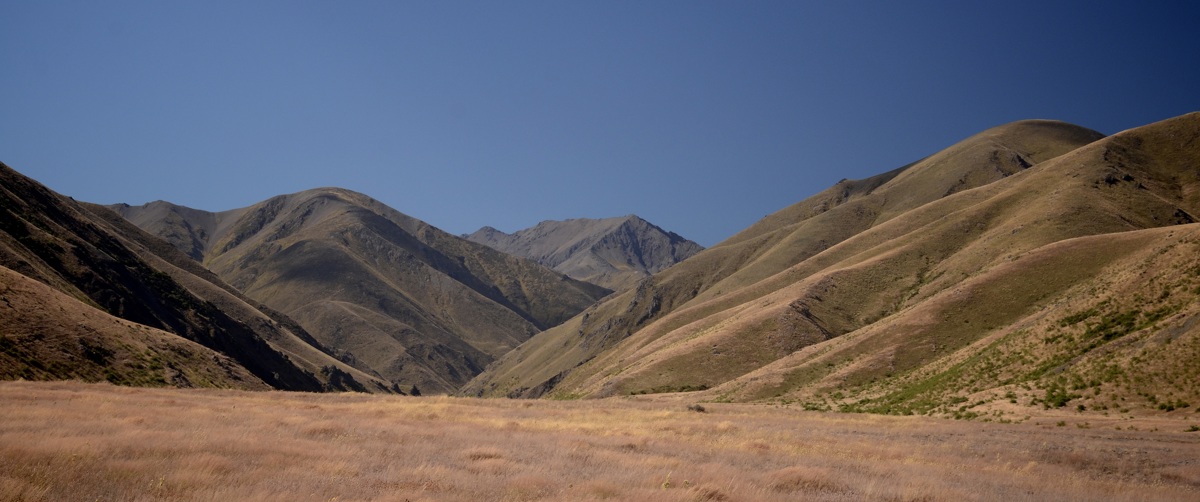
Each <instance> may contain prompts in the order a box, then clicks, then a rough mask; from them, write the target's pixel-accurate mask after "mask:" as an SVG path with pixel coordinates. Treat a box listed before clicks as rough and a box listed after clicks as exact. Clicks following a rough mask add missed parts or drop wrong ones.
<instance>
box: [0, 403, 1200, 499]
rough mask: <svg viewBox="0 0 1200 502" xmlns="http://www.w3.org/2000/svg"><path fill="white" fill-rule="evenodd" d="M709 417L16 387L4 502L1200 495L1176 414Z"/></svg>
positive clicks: (773, 410) (625, 409) (629, 406)
mask: <svg viewBox="0 0 1200 502" xmlns="http://www.w3.org/2000/svg"><path fill="white" fill-rule="evenodd" d="M705 407H706V413H695V412H693V411H689V410H688V409H687V408H686V406H684V405H683V404H680V403H679V402H668V401H661V400H659V401H650V400H638V399H630V398H620V399H608V400H595V401H572V402H555V401H512V400H481V399H461V398H446V397H424V398H411V397H397V396H369V395H362V394H305V393H285V392H239V391H218V390H178V389H143V388H125V387H114V386H111V385H108V384H83V383H76V382H38V383H33V382H4V383H0V500H334V499H336V500H396V501H404V500H411V501H417V500H464V501H467V500H469V501H477V500H665V501H672V500H678V501H692V500H725V501H736V500H766V501H770V500H1180V501H1183V500H1197V499H1198V498H1200V463H1197V459H1200V432H1185V431H1186V430H1188V429H1190V427H1188V425H1189V424H1190V423H1188V424H1185V423H1184V422H1179V421H1177V420H1173V421H1159V422H1149V421H1148V422H1144V423H1141V425H1140V426H1139V427H1137V429H1138V430H1129V428H1128V425H1129V424H1128V422H1126V423H1123V424H1122V425H1123V426H1124V427H1122V430H1116V428H1115V427H1111V426H1110V427H1105V426H1104V425H1102V424H1099V423H1096V422H1093V423H1092V424H1091V426H1090V428H1081V427H1077V426H1058V424H1057V421H1055V420H1053V419H1043V420H1038V419H1036V418H1035V419H1032V420H1030V421H1027V422H1025V423H1021V424H996V423H978V422H962V421H952V420H945V419H931V418H922V417H887V416H874V415H849V414H834V413H817V412H806V411H798V410H796V409H788V408H781V407H772V406H764V405H730V404H707V403H706V405H705ZM1196 422H1200V419H1198V420H1196ZM1154 429H1157V430H1154Z"/></svg>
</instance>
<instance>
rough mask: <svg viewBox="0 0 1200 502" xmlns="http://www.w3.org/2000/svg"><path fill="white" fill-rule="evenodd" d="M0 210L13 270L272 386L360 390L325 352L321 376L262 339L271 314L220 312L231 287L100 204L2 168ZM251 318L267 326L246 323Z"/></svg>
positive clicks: (2, 249) (2, 255)
mask: <svg viewBox="0 0 1200 502" xmlns="http://www.w3.org/2000/svg"><path fill="white" fill-rule="evenodd" d="M93 210H95V211H98V212H97V213H93V212H92V211H93ZM0 211H2V212H3V214H2V215H0V265H2V266H4V267H6V268H8V269H11V270H13V271H14V272H16V273H18V274H21V275H24V276H26V277H29V278H31V279H33V280H36V281H38V282H41V283H43V284H46V285H48V286H49V287H51V288H53V289H56V290H58V291H61V292H63V293H64V294H66V295H68V296H70V297H73V298H75V299H76V300H78V301H80V302H82V303H83V304H86V305H90V306H92V307H93V308H98V309H100V310H103V311H105V312H107V313H109V314H111V315H113V316H116V317H119V318H122V319H125V320H128V321H132V322H135V323H138V324H142V325H145V326H147V327H150V328H157V329H160V330H163V331H166V332H170V333H173V334H175V335H177V336H181V337H183V338H186V339H188V340H192V341H194V342H197V343H199V344H201V345H203V346H205V347H208V348H210V349H212V350H215V351H217V352H220V353H222V354H225V355H227V356H229V357H231V358H233V359H234V360H236V361H237V362H238V363H239V364H241V365H243V366H244V367H245V368H246V369H247V370H249V371H250V373H252V374H254V376H255V377H257V378H259V379H261V380H262V381H263V382H266V383H267V384H268V385H270V386H272V387H275V388H282V389H293V390H314V391H315V390H324V389H327V388H330V387H332V388H342V387H343V386H344V385H349V386H350V387H352V388H357V387H361V383H358V382H354V380H353V378H351V377H350V376H349V375H347V374H345V372H343V371H340V370H334V368H336V362H335V361H333V360H332V358H329V357H328V356H324V357H325V358H326V360H327V362H328V363H329V364H330V369H329V373H328V374H325V375H320V376H318V375H316V374H314V373H312V372H310V371H305V370H304V369H301V368H300V367H297V366H296V365H295V364H293V362H292V361H291V360H289V358H288V357H287V356H285V355H284V354H281V353H280V352H279V351H277V350H276V348H275V347H273V346H272V345H271V344H270V343H268V341H267V340H266V338H268V337H269V336H270V333H271V332H272V331H273V329H274V330H278V327H277V326H276V327H274V328H273V329H272V327H271V326H269V325H270V324H272V323H271V322H270V321H271V319H270V318H269V317H268V316H266V315H264V314H262V313H261V312H254V313H253V315H251V314H250V313H249V312H248V311H252V310H253V308H252V307H250V306H246V307H245V309H246V310H244V311H237V310H231V309H226V308H225V307H226V305H225V304H226V303H227V298H229V297H231V296H232V295H231V294H230V293H229V291H228V290H227V289H226V288H228V286H223V285H218V284H214V283H212V282H209V281H210V279H215V278H210V279H204V278H201V277H199V276H196V275H194V274H192V273H190V272H188V271H186V270H183V269H181V268H179V267H177V266H175V265H172V264H171V263H170V262H169V261H168V260H166V259H163V258H162V257H160V256H159V255H156V254H155V253H153V252H151V251H150V250H149V249H148V248H147V247H146V246H145V245H143V244H139V243H138V242H137V241H138V240H139V239H141V240H142V242H143V243H150V244H149V245H153V241H154V240H153V239H151V238H149V236H146V235H144V234H141V231H140V230H137V229H136V228H135V227H133V226H132V225H128V224H126V223H125V222H123V221H121V220H120V219H119V218H117V217H116V215H113V214H111V213H109V212H108V211H107V210H105V209H103V208H99V207H95V206H90V208H89V206H85V205H81V204H78V203H76V202H74V201H72V200H69V199H66V198H64V197H62V196H59V195H58V194H55V193H53V192H51V191H50V190H48V189H46V188H45V187H43V186H41V185H40V184H38V183H37V182H35V181H33V180H31V179H29V178H27V177H25V176H22V175H21V174H19V173H17V172H16V171H14V170H12V169H10V168H9V167H8V166H4V165H0ZM106 213H107V218H108V219H106V216H105V214H106ZM113 221H116V222H119V225H114V224H113ZM120 225H124V226H125V227H124V229H123V230H122V229H121V228H119V227H120ZM129 232H132V233H129ZM133 234H140V235H133ZM168 249H169V248H168ZM170 252H171V253H176V252H175V251H174V250H170ZM176 254H177V253H176ZM177 261H178V262H185V261H186V260H177ZM254 317H257V318H260V319H262V320H263V324H261V325H260V324H258V323H252V322H251V320H252V319H253V318H254ZM274 324H278V323H274ZM17 328H20V327H19V326H14V327H13V328H12V329H14V330H15V329H17ZM103 340H106V341H110V342H111V341H113V338H112V337H105V338H103ZM114 343H117V342H114ZM137 343H139V344H141V343H146V342H145V341H144V340H141V341H138V342H137ZM160 346H161V344H160ZM105 350H114V349H111V348H106V349H105ZM309 350H310V352H311V353H315V354H319V351H317V350H314V349H312V348H309ZM114 351H115V350H114ZM318 364H319V363H318ZM314 366H315V364H314ZM54 374H59V375H60V376H61V375H64V374H63V372H61V371H59V372H54ZM66 374H69V372H67V373H66Z"/></svg>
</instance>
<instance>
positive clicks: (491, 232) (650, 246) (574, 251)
mask: <svg viewBox="0 0 1200 502" xmlns="http://www.w3.org/2000/svg"><path fill="white" fill-rule="evenodd" d="M465 237H466V238H467V239H468V240H471V241H474V242H478V243H480V244H486V245H488V246H490V247H492V248H494V249H498V250H500V251H504V252H505V253H508V254H512V255H516V256H520V257H524V258H529V259H531V260H534V261H536V262H538V263H541V264H542V265H545V266H547V267H550V268H553V269H554V270H557V271H559V272H562V273H564V274H567V275H568V276H571V277H573V278H575V279H579V280H581V281H586V282H590V283H592V284H598V285H600V286H604V287H606V288H608V289H611V290H614V291H621V290H625V289H629V288H631V287H633V286H636V285H637V283H638V281H641V280H642V279H644V278H646V277H649V276H650V275H653V274H655V273H658V272H661V271H662V270H665V269H666V268H667V267H670V266H672V265H674V264H676V263H679V262H681V261H683V260H685V259H687V258H688V257H690V256H692V255H694V254H696V253H698V252H700V251H701V250H703V249H704V248H703V247H702V246H700V245H699V244H696V243H695V242H692V241H690V240H687V239H685V238H683V237H681V236H680V235H679V234H676V233H674V232H668V231H666V230H663V229H662V228H659V227H657V226H655V225H653V224H651V223H650V222H648V221H646V220H643V219H641V218H639V217H637V216H634V215H629V216H622V217H618V218H604V219H598V220H596V219H589V218H576V219H570V220H565V221H543V222H541V223H539V224H537V225H536V226H534V227H531V228H526V229H524V230H518V231H517V232H514V233H512V234H507V233H504V232H501V231H499V230H496V229H494V228H492V227H483V228H481V229H479V230H478V231H476V232H475V233H473V234H470V235H467V236H465Z"/></svg>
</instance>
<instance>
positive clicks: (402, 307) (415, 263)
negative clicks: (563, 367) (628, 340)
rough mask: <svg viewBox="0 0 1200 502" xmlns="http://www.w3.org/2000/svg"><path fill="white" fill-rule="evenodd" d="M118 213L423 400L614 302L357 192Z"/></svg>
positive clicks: (124, 208) (317, 192) (361, 366)
mask: <svg viewBox="0 0 1200 502" xmlns="http://www.w3.org/2000/svg"><path fill="white" fill-rule="evenodd" d="M116 209H117V210H118V211H120V212H121V214H122V215H123V216H125V217H126V218H128V219H129V220H130V221H131V222H134V223H137V224H139V225H141V226H142V227H143V228H145V229H147V230H149V231H151V232H154V233H155V234H157V235H159V236H160V237H163V238H165V239H166V240H168V241H169V242H171V243H173V244H174V245H175V246H176V247H177V248H179V249H180V250H181V251H184V252H188V253H192V255H193V256H196V255H197V254H198V255H199V256H200V257H201V259H202V263H203V264H204V265H205V266H207V267H208V268H209V269H211V270H212V271H213V272H215V273H216V274H217V275H218V276H220V277H221V278H222V279H224V280H225V281H228V282H229V283H230V284H231V285H233V286H234V287H236V288H237V289H238V290H240V291H242V292H244V293H245V294H246V295H247V296H248V297H250V298H253V299H255V300H257V301H261V302H262V303H264V304H266V305H267V306H269V307H271V308H273V309H275V310H278V311H280V312H283V313H284V314H286V315H287V316H289V317H291V318H293V319H295V320H296V321H297V322H298V323H300V325H302V326H303V327H304V329H305V330H307V331H308V332H309V333H312V335H313V336H314V337H315V338H316V339H317V340H318V341H319V343H320V344H322V345H325V346H328V347H331V348H332V349H334V350H336V351H337V353H338V355H339V356H340V357H341V358H342V359H343V360H344V361H346V362H348V363H350V364H352V365H354V366H356V367H357V368H359V369H361V370H363V371H367V372H370V373H372V374H378V375H381V376H382V377H383V378H386V379H387V380H389V381H391V382H393V383H395V384H399V385H401V386H402V387H404V388H408V386H416V388H418V389H419V390H421V391H423V392H426V393H428V392H439V393H444V392H453V391H454V390H456V389H458V387H460V386H461V385H462V384H463V383H465V382H467V381H468V380H470V379H471V378H472V377H473V376H475V375H476V374H478V373H479V372H480V371H482V370H483V368H484V366H486V365H487V364H488V363H490V362H491V361H493V360H494V359H496V358H497V357H499V356H501V355H503V354H504V353H506V352H508V351H509V350H511V349H512V348H514V347H516V346H517V345H519V344H520V343H522V342H524V341H525V340H527V339H529V338H530V337H531V336H533V335H534V334H535V333H537V332H539V331H540V330H542V329H545V328H547V327H550V326H553V325H555V324H558V323H560V322H562V321H564V320H566V319H569V318H570V317H572V316H573V315H575V314H576V313H578V312H579V311H580V310H582V309H583V308H584V307H586V306H588V305H590V304H591V303H593V302H595V301H596V300H597V299H598V298H600V297H602V296H604V295H606V294H608V290H605V289H603V288H600V287H598V286H594V285H591V284H587V283H583V282H580V281H576V280H573V279H570V278H568V277H566V276H564V275H562V274H560V273H556V272H554V271H552V270H550V269H547V268H545V267H543V266H541V265H538V264H536V263H534V262H532V261H530V260H526V259H520V258H516V257H513V256H510V255H507V254H504V253H501V252H499V251H496V250H494V249H491V248H488V247H487V246H483V245H480V244H476V243H473V242H469V241H467V240H465V239H461V238H459V237H455V236H452V235H449V234H447V233H445V232H442V231H441V230H438V229H436V228H434V227H432V226H430V225H428V224H426V223H424V222H422V221H420V220H417V219H415V218H411V217H409V216H407V215H404V214H402V213H400V212H398V211H396V210H394V209H392V208H389V207H387V206H386V205H384V204H382V203H379V202H378V201H375V200H373V199H371V198H369V197H367V196H365V195H362V194H359V193H355V192H351V191H348V190H342V189H336V188H322V189H315V190H309V191H305V192H300V193H296V194H291V195H282V196H278V197H274V198H271V199H269V200H267V201H264V202H261V203H259V204H256V205H253V206H250V207H248V208H243V209H238V210H234V211H227V212H222V213H207V212H203V211H198V210H194V209H189V208H183V207H180V206H176V205H172V204H169V203H164V202H156V203H151V204H147V205H145V206H127V205H121V206H116Z"/></svg>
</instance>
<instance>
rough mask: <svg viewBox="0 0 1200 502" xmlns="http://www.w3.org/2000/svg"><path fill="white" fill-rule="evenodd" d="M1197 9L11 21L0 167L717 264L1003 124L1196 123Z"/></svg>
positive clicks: (0, 58) (192, 9) (85, 16)
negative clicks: (615, 233)
mask: <svg viewBox="0 0 1200 502" xmlns="http://www.w3.org/2000/svg"><path fill="white" fill-rule="evenodd" d="M1194 4H1197V2H1191V1H1178V2H1133V1H1130V2H1096V1H1080V2H1042V1H1034V2H1025V1H1004V2H963V1H961V0H958V1H947V2H923V1H907V0H906V1H880V2H854V1H811V2H810V1H800V0H794V1H780V2H766V1H763V2H756V1H749V2H747V1H728V2H712V1H703V0H697V1H687V2H671V1H665V0H652V1H644V0H639V1H631V2H625V1H611V0H605V1H596V2H582V1H566V2H563V1H548V2H509V1H497V2H493V1H477V2H459V1H436V2H433V1H400V0H395V1H378V2H375V1H371V2H367V1H320V2H307V1H284V2H274V1H264V0H250V1H229V2H226V1H207V0H206V1H177V0H167V1H147V2H128V1H104V2H95V1H84V2H68V1H58V0H50V1H23V0H10V1H2V2H0V161H4V162H5V163H7V164H9V165H10V166H11V167H13V168H15V169H17V170H18V171H21V172H22V173H24V174H26V175H29V176H31V177H33V178H35V179H37V180H38V181H41V182H42V183H44V184H46V185H48V186H49V187H50V188H52V189H54V190H55V191H58V192H60V193H62V194H65V195H69V196H72V197H75V198H76V199H79V200H86V201H90V202H99V203H114V202H126V203H130V204H141V203H144V202H149V201H152V200H157V199H163V200H168V201H171V202H175V203H178V204H183V205H186V206H190V207H195V208H199V209H207V210H212V211H218V210H226V209H233V208H237V207H243V206H247V205H250V204H252V203H255V202H258V201H261V200H263V199H266V198H268V197H271V196H274V195H278V194H283V193H292V192H297V191H301V190H305V189H309V188H316V187H321V186H340V187H345V188H349V189H352V190H357V191H360V192H363V193H366V194H368V195H370V196H372V197H374V198H376V199H379V200H381V201H383V202H384V203H386V204H388V205H390V206H392V207H395V208H396V209H398V210H400V211H401V212H404V213H407V214H409V215H411V216H414V217H417V218H420V219H423V220H425V221H427V222H429V223H431V224H433V225H435V226H438V227H440V228H442V229H444V230H447V231H449V232H453V233H466V232H471V231H474V230H475V229H477V228H479V227H481V226H483V225H491V226H494V227H496V228H499V229H501V230H505V231H509V232H511V231H515V230H518V229H521V228H524V227H528V226H532V225H534V224H536V223H538V222H539V221H542V220H547V219H566V218H575V217H591V218H601V217H610V216H620V215H625V214H631V213H633V214H638V215H640V216H642V217H644V218H646V219H647V220H649V221H651V222H653V223H656V224H658V225H659V226H662V227H664V228H666V229H668V230H673V231H676V232H678V233H680V234H682V235H683V236H685V237H688V238H691V239H693V240H696V241H698V242H700V243H701V244H704V245H712V244H715V243H717V242H719V241H720V240H722V239H724V238H726V237H729V236H730V235H732V234H734V233H736V232H737V231H739V230H741V229H743V228H745V227H747V226H749V225H750V224H752V223H754V222H755V221H757V220H759V219H760V218H762V217H763V216H764V215H766V214H768V213H771V212H774V211H776V210H778V209H781V208H783V207H785V206H787V205H790V204H792V203H794V202H797V201H800V200H802V199H804V198H806V197H808V196H810V195H812V194H814V193H816V192H818V191H820V190H823V189H824V188H826V187H828V186H829V185H831V184H833V183H835V182H836V181H838V180H839V179H841V178H861V177H865V176H870V175H873V174H877V173H880V172H883V171H887V170H890V169H892V168H895V167H898V166H900V165H903V164H906V163H908V162H911V161H913V160H916V159H919V158H921V157H924V156H926V155H928V154H931V153H933V152H935V151H937V150H939V149H941V148H944V147H946V146H949V145H950V144H953V143H954V142H956V141H958V140H961V139H963V138H965V137H967V136H970V135H971V134H974V133H976V132H979V131H981V130H983V129H986V128H988V127H992V126H996V125H1000V124H1003V123H1007V122H1011V121H1014V120H1020V119H1027V118H1051V119H1059V120H1065V121H1068V122H1072V123H1076V124H1079V125H1083V126H1086V127H1090V128H1092V129H1096V130H1098V131H1100V132H1103V133H1107V134H1111V133H1114V132H1118V131H1120V130H1123V129H1127V128H1131V127H1136V126H1139V125H1144V124H1147V123H1150V122H1153V121H1157V120H1161V119H1165V118H1169V117H1172V116H1176V115H1181V114H1183V113H1187V112H1191V111H1197V110H1200V8H1198V7H1194V6H1193V5H1194Z"/></svg>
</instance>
